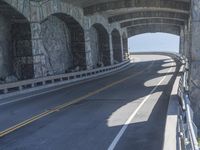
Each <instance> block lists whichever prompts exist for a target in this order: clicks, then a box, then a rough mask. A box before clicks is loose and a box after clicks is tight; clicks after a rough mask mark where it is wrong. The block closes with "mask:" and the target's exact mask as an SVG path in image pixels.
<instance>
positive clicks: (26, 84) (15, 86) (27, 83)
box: [0, 60, 130, 95]
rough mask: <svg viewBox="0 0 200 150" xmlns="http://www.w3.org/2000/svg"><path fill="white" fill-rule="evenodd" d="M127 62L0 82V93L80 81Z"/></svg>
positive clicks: (122, 65) (111, 70) (124, 64)
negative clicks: (11, 81) (4, 82)
mask: <svg viewBox="0 0 200 150" xmlns="http://www.w3.org/2000/svg"><path fill="white" fill-rule="evenodd" d="M129 62H130V61H129V60H126V61H124V62H121V63H119V64H115V65H112V66H106V67H101V68H97V69H92V70H86V71H79V72H73V73H67V74H61V75H55V76H47V77H43V78H35V79H30V80H23V81H17V82H13V83H6V84H0V95H5V94H8V93H13V92H19V91H24V90H27V89H32V88H37V87H51V86H55V85H63V84H67V83H72V82H76V81H81V80H85V79H89V78H93V77H97V76H100V75H104V74H107V73H111V72H114V71H117V70H120V69H122V68H124V67H126V66H127V65H129V64H130V63H129Z"/></svg>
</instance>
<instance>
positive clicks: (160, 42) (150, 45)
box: [128, 33, 179, 52]
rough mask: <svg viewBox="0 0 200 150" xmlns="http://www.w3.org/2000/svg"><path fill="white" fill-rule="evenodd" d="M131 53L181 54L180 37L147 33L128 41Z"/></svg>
mask: <svg viewBox="0 0 200 150" xmlns="http://www.w3.org/2000/svg"><path fill="white" fill-rule="evenodd" d="M128 48H129V51H133V52H142V51H172V52H179V36H176V35H172V34H167V33H145V34H140V35H136V36H133V37H131V38H129V39H128Z"/></svg>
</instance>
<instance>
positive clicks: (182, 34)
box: [179, 27, 185, 55]
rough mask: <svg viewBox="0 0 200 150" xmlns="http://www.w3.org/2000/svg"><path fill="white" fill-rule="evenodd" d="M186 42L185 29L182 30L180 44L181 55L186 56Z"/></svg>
mask: <svg viewBox="0 0 200 150" xmlns="http://www.w3.org/2000/svg"><path fill="white" fill-rule="evenodd" d="M184 40H185V35H184V28H183V27H182V28H181V32H180V43H179V54H181V55H184Z"/></svg>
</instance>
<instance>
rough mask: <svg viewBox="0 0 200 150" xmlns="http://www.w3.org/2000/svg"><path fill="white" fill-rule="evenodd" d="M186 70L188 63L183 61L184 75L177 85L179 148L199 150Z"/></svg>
mask: <svg viewBox="0 0 200 150" xmlns="http://www.w3.org/2000/svg"><path fill="white" fill-rule="evenodd" d="M188 68H189V67H188V61H187V60H185V70H184V75H183V77H182V78H181V81H180V84H179V95H180V97H181V107H180V109H179V117H178V118H179V119H178V120H179V121H178V128H179V133H180V146H181V149H182V150H199V146H198V141H197V127H196V125H195V124H194V122H193V110H192V108H191V105H190V97H189V88H188Z"/></svg>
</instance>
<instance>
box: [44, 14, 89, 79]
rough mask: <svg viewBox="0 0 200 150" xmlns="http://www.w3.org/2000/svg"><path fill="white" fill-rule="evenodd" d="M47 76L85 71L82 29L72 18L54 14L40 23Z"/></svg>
mask: <svg viewBox="0 0 200 150" xmlns="http://www.w3.org/2000/svg"><path fill="white" fill-rule="evenodd" d="M41 35H42V42H43V45H44V49H45V57H46V60H47V63H48V65H47V68H48V75H55V74H62V73H67V72H71V71H79V70H85V69H86V53H85V38H84V29H83V28H82V26H81V25H80V24H79V22H77V21H76V20H75V19H74V18H73V17H72V16H69V15H66V14H64V13H54V14H52V15H50V16H48V17H47V18H46V19H45V20H44V21H43V22H41Z"/></svg>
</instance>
